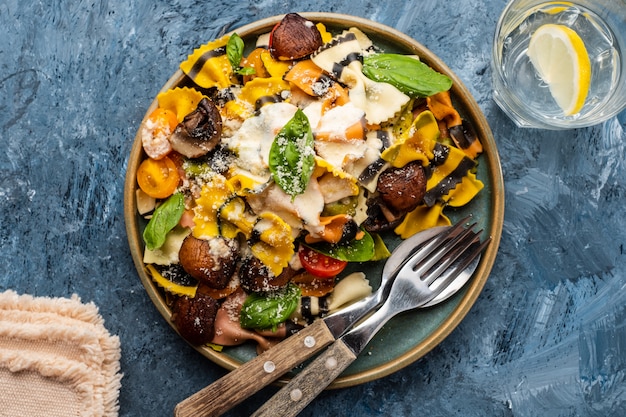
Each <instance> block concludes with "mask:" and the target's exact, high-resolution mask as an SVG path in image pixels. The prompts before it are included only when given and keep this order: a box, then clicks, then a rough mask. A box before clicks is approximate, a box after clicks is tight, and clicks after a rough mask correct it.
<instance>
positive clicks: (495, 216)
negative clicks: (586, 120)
mask: <svg viewBox="0 0 626 417" xmlns="http://www.w3.org/2000/svg"><path fill="white" fill-rule="evenodd" d="M299 14H300V15H302V16H304V17H306V18H307V19H309V20H311V21H314V22H321V23H324V24H326V25H333V26H338V27H351V26H356V27H358V28H360V29H361V30H363V31H364V32H365V33H372V34H375V35H376V36H379V37H381V38H384V39H385V41H387V42H390V43H394V44H397V45H399V47H400V48H402V49H406V50H408V51H413V53H415V54H416V55H418V56H419V57H420V59H421V60H422V61H424V62H425V63H427V64H428V65H430V66H431V67H432V68H433V69H435V70H436V71H439V72H442V73H444V74H446V75H448V76H449V77H450V78H452V80H453V87H452V90H451V92H452V95H453V97H455V99H456V100H457V101H460V102H461V103H463V106H464V109H465V115H464V116H465V117H466V118H468V119H469V120H471V122H472V124H473V127H474V129H475V130H476V132H477V134H478V136H479V137H480V138H481V141H482V144H483V147H484V149H485V152H484V153H483V155H482V156H481V160H480V161H481V162H480V163H481V164H486V165H487V170H488V173H489V179H490V182H491V201H490V206H491V221H490V223H489V225H488V227H486V229H487V230H488V231H489V233H490V235H491V237H492V243H491V244H490V245H489V246H488V248H487V250H486V251H485V253H484V254H483V256H482V259H481V261H480V263H479V265H478V268H477V270H476V272H475V275H474V277H473V279H472V280H471V281H470V282H469V284H468V286H467V291H466V293H465V295H464V296H463V298H462V299H461V300H460V302H459V304H458V306H457V307H456V308H455V309H454V310H453V311H452V313H451V314H450V315H449V316H448V318H447V319H446V320H445V321H444V322H443V323H442V324H441V325H440V326H439V327H438V328H437V329H436V330H435V331H433V332H432V333H431V334H430V335H429V336H428V337H427V338H426V339H424V340H423V341H422V342H421V343H419V344H418V345H417V346H415V347H414V348H413V349H410V350H408V351H407V352H406V353H405V354H404V355H402V356H400V357H399V358H397V359H395V360H392V361H389V362H387V363H385V364H383V365H381V366H378V367H375V368H372V369H370V370H368V371H363V372H359V373H356V374H353V375H348V376H345V377H344V376H341V377H339V378H338V379H337V380H335V382H333V383H332V384H331V385H330V387H329V388H344V387H350V386H354V385H358V384H362V383H365V382H369V381H373V380H375V379H378V378H382V377H384V376H387V375H389V374H391V373H393V372H396V371H398V370H400V369H402V368H404V367H406V366H407V365H409V364H411V363H413V362H415V361H416V360H418V359H420V358H421V357H423V356H424V355H426V354H427V353H428V352H430V351H431V350H432V349H433V348H434V347H435V346H437V345H438V344H439V343H441V341H443V340H444V339H445V338H446V337H447V336H448V335H449V334H450V333H451V332H452V331H453V330H454V329H455V328H456V327H457V325H458V324H459V323H460V322H461V321H462V320H463V318H464V317H465V316H466V315H467V313H468V312H469V310H470V308H471V307H472V306H473V305H474V303H475V301H476V299H477V298H478V296H479V295H480V293H481V291H482V289H483V287H484V285H485V283H486V281H487V278H488V276H489V274H490V272H491V269H492V267H493V264H494V262H495V258H496V254H497V251H498V246H499V243H500V238H501V234H502V224H503V220H504V183H503V179H502V169H501V166H500V159H499V155H498V152H497V148H496V144H495V141H494V138H493V134H492V132H491V129H490V128H489V125H488V123H487V120H486V119H485V116H484V115H483V113H482V111H481V110H480V108H479V106H478V103H476V101H475V100H474V98H473V97H472V95H471V94H470V92H469V90H468V89H467V88H466V87H465V85H464V84H463V83H462V82H461V80H460V79H459V78H458V77H457V76H456V75H455V74H454V73H453V72H452V71H451V70H450V68H448V67H447V66H446V65H445V64H444V63H443V62H442V61H441V60H440V59H439V58H438V57H437V56H436V55H434V54H433V53H432V52H431V51H429V50H428V49H427V48H425V47H424V46H423V45H422V44H420V43H419V42H417V41H415V40H414V39H412V38H410V37H409V36H407V35H405V34H403V33H402V32H399V31H397V30H396V29H393V28H391V27H389V26H386V25H383V24H380V23H377V22H374V21H371V20H367V19H364V18H360V17H355V16H350V15H345V14H336V13H316V12H304V13H299ZM283 17H284V15H277V16H273V17H269V18H266V19H262V20H259V21H256V22H253V23H250V24H248V25H245V26H242V27H240V28H238V29H236V32H237V34H238V35H239V36H241V37H242V38H245V37H248V36H253V35H259V34H262V33H266V32H268V31H269V30H270V29H271V28H272V27H273V26H274V25H275V24H276V23H278V22H279V21H280V20H281V19H282V18H283ZM182 77H183V74H182V72H181V71H180V70H178V71H176V73H174V75H173V76H172V77H171V78H170V79H169V80H168V81H167V83H166V84H165V85H164V86H163V87H162V89H161V90H160V91H161V92H163V91H166V90H168V89H170V88H171V87H172V86H174V85H176V84H177V83H178V82H179V81H180V79H181V78H182ZM156 107H157V101H156V98H155V99H154V100H153V102H152V103H151V105H150V107H149V108H148V110H147V112H146V114H145V116H144V120H145V118H146V117H147V116H148V115H149V114H150V113H151V112H152V110H154V109H155V108H156ZM142 123H143V121H142ZM143 158H145V154H144V153H143V149H142V145H141V137H140V132H139V129H138V131H137V134H136V136H135V139H134V142H133V146H132V149H131V153H130V156H129V159H128V166H127V172H126V179H125V184H124V219H125V223H126V233H127V235H128V243H129V246H130V251H131V256H132V258H133V262H134V264H135V267H136V269H137V272H138V275H139V278H140V280H141V282H142V284H143V286H144V287H145V289H146V292H147V293H148V295H149V297H150V299H151V300H152V302H153V303H154V305H155V306H156V308H157V309H158V311H159V312H160V314H161V315H162V316H163V317H164V318H165V319H166V320H167V322H168V323H169V324H170V326H171V327H172V328H173V329H174V330H176V329H175V327H174V326H173V325H172V322H171V310H170V309H169V307H168V306H167V304H166V303H165V300H163V299H162V298H161V296H160V294H159V290H158V289H157V286H156V284H155V283H154V282H153V281H152V280H151V278H150V276H149V275H148V273H147V271H146V268H145V265H144V264H143V261H142V259H143V247H144V246H143V242H142V239H141V233H139V231H138V227H139V226H138V215H137V204H136V199H135V190H136V189H137V185H136V184H137V182H136V172H137V168H138V167H139V163H140V161H141V160H143ZM194 348H195V349H196V350H198V351H199V352H200V353H201V354H202V355H204V356H205V357H207V358H208V359H210V360H211V361H213V362H214V363H216V364H217V365H219V366H222V367H224V368H226V369H228V370H232V369H235V368H236V367H238V366H239V365H240V364H241V363H240V362H239V361H238V360H235V359H233V358H232V357H230V356H228V355H227V354H225V353H222V352H217V351H215V350H213V349H211V348H209V347H206V346H202V347H197V346H194ZM286 380H287V379H282V380H281V381H280V382H281V383H284V382H285V381H286Z"/></svg>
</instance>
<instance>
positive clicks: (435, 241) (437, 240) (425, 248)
mask: <svg viewBox="0 0 626 417" xmlns="http://www.w3.org/2000/svg"><path fill="white" fill-rule="evenodd" d="M471 218H472V215H471V214H470V215H469V216H466V217H465V218H463V219H461V220H460V221H458V222H457V223H456V224H454V225H453V226H451V227H449V228H448V229H446V230H445V231H443V232H441V233H438V234H437V235H435V236H433V237H432V238H431V239H430V240H428V241H426V243H424V244H422V245H418V246H416V247H414V248H413V250H411V251H410V252H409V253H407V255H406V260H405V261H404V262H402V263H401V264H400V265H398V266H397V267H396V268H394V270H393V272H392V273H391V276H394V277H395V276H396V275H397V274H398V272H400V270H401V269H402V268H403V267H404V266H405V265H407V263H408V262H411V263H413V264H415V263H419V262H422V261H424V260H425V259H428V258H429V257H430V255H431V254H432V253H433V252H434V251H435V250H436V249H437V248H439V247H440V246H441V245H442V244H444V243H445V242H446V241H447V240H449V238H450V236H455V235H456V234H457V233H459V232H460V231H463V230H464V228H463V225H464V224H466V223H467V222H468V221H469V219H471Z"/></svg>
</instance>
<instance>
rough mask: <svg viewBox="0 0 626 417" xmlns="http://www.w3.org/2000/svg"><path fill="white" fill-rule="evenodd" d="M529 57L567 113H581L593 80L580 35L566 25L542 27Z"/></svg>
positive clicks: (530, 46) (532, 45)
mask: <svg viewBox="0 0 626 417" xmlns="http://www.w3.org/2000/svg"><path fill="white" fill-rule="evenodd" d="M527 55H528V58H530V62H532V64H533V66H534V67H535V70H536V71H537V73H538V74H539V76H540V77H541V79H542V80H543V81H544V82H545V83H546V84H547V85H548V88H549V89H550V93H551V94H552V97H554V100H555V101H556V102H557V104H558V105H559V107H560V108H561V109H562V110H563V113H565V115H568V116H569V115H573V114H576V113H578V112H579V111H580V109H582V107H583V104H585V99H586V98H587V93H588V92H589V83H590V80H591V63H590V61H589V55H588V54H587V49H586V48H585V44H584V43H583V41H582V39H581V38H580V36H579V35H578V33H576V32H575V31H574V30H572V29H571V28H569V27H567V26H563V25H554V24H546V25H543V26H540V27H539V29H537V30H536V31H535V33H533V35H532V36H531V38H530V44H529V45H528V52H527Z"/></svg>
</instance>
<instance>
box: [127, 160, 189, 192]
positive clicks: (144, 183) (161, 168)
mask: <svg viewBox="0 0 626 417" xmlns="http://www.w3.org/2000/svg"><path fill="white" fill-rule="evenodd" d="M179 182H180V175H178V169H177V167H176V164H175V163H174V161H172V160H171V159H170V158H168V157H167V156H165V157H163V158H161V159H158V160H157V159H152V158H148V159H145V160H144V161H143V162H142V163H141V165H139V169H138V170H137V183H138V184H139V188H141V189H142V191H143V192H144V193H146V194H148V195H149V196H150V197H154V198H166V197H169V196H170V195H172V194H174V191H176V188H177V187H178V183H179Z"/></svg>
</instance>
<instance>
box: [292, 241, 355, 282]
mask: <svg viewBox="0 0 626 417" xmlns="http://www.w3.org/2000/svg"><path fill="white" fill-rule="evenodd" d="M298 256H299V257H300V262H301V263H302V266H303V267H304V269H306V270H307V271H308V272H309V273H310V274H313V275H315V276H316V277H319V278H332V277H334V276H336V275H337V274H339V273H340V272H341V271H343V270H344V268H345V267H346V265H348V262H346V261H341V260H339V259H335V258H331V257H330V256H327V255H324V254H323V253H320V252H318V251H316V250H314V249H311V248H309V247H307V246H303V247H302V248H301V249H300V251H299V252H298Z"/></svg>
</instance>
